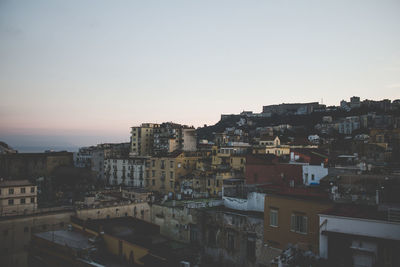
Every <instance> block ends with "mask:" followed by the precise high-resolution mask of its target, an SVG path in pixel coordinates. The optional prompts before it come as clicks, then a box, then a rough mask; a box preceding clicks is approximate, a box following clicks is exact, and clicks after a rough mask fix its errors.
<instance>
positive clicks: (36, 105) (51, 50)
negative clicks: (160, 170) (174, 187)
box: [0, 0, 400, 146]
mask: <svg viewBox="0 0 400 267" xmlns="http://www.w3.org/2000/svg"><path fill="white" fill-rule="evenodd" d="M399 14H400V1H398V0H396V1H385V0H382V1H378V0H376V1H370V0H361V1H357V0H355V1H347V0H344V1H341V0H332V1H330V0H326V1H318V0H315V1H308V0H298V1H285V0H282V1H277V0H263V1H261V0H260V1H254V0H246V1H245V0H243V1H235V0H227V1H224V0H212V1H207V0H202V1H194V0H193V1H190V0H182V1H176V0H168V1H165V0H160V1H153V0H146V1H135V0H129V1H101V0H92V1H89V0H69V1H58V0H47V1H43V0H39V1H38V0H36V1H30V0H26V1H22V0H21V1H7V0H0V140H2V141H6V142H8V143H9V144H11V145H14V146H21V145H24V146H30V145H32V146H33V145H36V146H39V145H47V146H48V145H59V146H84V145H94V144H97V143H100V142H123V141H128V140H129V134H130V133H129V132H130V127H132V126H136V125H139V124H141V123H142V122H158V123H161V122H164V121H173V122H177V123H182V124H188V125H194V126H196V127H197V126H203V125H204V124H209V125H210V124H214V123H216V122H217V121H218V120H219V119H220V115H221V114H227V113H228V114H230V113H240V112H241V111H243V110H252V111H254V112H261V110H262V106H263V105H269V104H279V103H290V102H311V101H319V102H323V103H324V104H327V105H339V102H340V100H342V99H347V100H348V99H349V98H350V97H351V96H353V95H357V96H360V97H361V99H374V100H380V99H384V98H388V99H391V100H394V99H398V98H400V16H399Z"/></svg>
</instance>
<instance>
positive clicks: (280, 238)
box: [264, 195, 332, 253]
mask: <svg viewBox="0 0 400 267" xmlns="http://www.w3.org/2000/svg"><path fill="white" fill-rule="evenodd" d="M331 207H332V204H331V203H329V202H321V201H315V200H314V201H311V200H304V199H299V198H291V197H287V196H277V195H267V196H266V197H265V212H264V222H265V224H264V241H265V243H267V244H268V245H270V246H273V247H276V248H279V249H285V248H286V247H287V245H288V244H289V243H291V244H299V245H300V247H301V248H303V249H305V250H312V251H313V252H314V253H318V251H319V218H318V213H320V212H322V211H324V210H327V209H329V208H331ZM271 210H275V211H277V212H278V226H270V211H271ZM292 214H296V215H301V216H305V217H306V218H307V228H306V230H307V232H306V233H299V232H294V231H292V230H291V216H292Z"/></svg>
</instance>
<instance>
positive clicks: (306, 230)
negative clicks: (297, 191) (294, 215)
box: [302, 216, 308, 233]
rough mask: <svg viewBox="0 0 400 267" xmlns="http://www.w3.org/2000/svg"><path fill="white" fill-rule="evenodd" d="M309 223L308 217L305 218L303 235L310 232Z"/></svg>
mask: <svg viewBox="0 0 400 267" xmlns="http://www.w3.org/2000/svg"><path fill="white" fill-rule="evenodd" d="M307 221H308V218H307V216H303V229H302V232H303V233H307V232H308V225H307Z"/></svg>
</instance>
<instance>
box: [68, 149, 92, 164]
mask: <svg viewBox="0 0 400 267" xmlns="http://www.w3.org/2000/svg"><path fill="white" fill-rule="evenodd" d="M73 159H74V166H75V167H77V168H90V167H91V165H92V154H91V151H83V150H81V149H80V150H79V152H74V153H73Z"/></svg>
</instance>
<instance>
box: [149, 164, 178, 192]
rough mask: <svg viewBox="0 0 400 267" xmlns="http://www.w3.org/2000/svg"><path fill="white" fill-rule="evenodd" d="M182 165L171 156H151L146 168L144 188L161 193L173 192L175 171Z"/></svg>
mask: <svg viewBox="0 0 400 267" xmlns="http://www.w3.org/2000/svg"><path fill="white" fill-rule="evenodd" d="M183 167H184V166H183V164H182V163H180V162H179V164H178V162H177V160H176V158H173V157H151V158H150V159H149V160H148V163H147V168H146V188H147V189H148V190H152V191H158V192H162V193H168V192H174V191H175V181H176V179H175V178H176V175H177V172H178V170H180V169H182V168H183Z"/></svg>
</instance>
